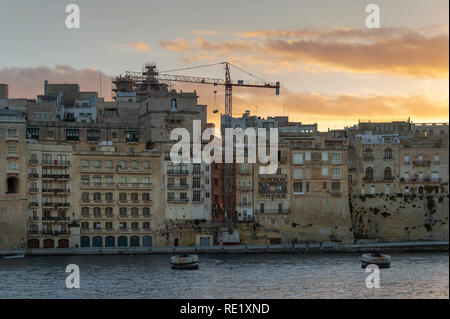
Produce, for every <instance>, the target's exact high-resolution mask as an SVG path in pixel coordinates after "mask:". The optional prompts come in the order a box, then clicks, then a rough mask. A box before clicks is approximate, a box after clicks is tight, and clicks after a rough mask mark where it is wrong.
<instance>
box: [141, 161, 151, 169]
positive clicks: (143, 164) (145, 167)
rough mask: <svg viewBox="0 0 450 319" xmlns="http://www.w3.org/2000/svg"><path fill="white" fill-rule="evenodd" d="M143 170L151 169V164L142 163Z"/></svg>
mask: <svg viewBox="0 0 450 319" xmlns="http://www.w3.org/2000/svg"><path fill="white" fill-rule="evenodd" d="M142 168H144V169H149V168H150V162H142Z"/></svg>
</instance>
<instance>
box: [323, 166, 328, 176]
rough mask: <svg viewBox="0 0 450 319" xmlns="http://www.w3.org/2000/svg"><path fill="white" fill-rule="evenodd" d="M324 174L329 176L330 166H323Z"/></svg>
mask: <svg viewBox="0 0 450 319" xmlns="http://www.w3.org/2000/svg"><path fill="white" fill-rule="evenodd" d="M322 176H328V166H322Z"/></svg>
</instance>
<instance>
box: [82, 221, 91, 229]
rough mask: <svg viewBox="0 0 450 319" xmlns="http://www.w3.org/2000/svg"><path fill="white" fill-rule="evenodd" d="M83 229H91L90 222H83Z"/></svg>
mask: <svg viewBox="0 0 450 319" xmlns="http://www.w3.org/2000/svg"><path fill="white" fill-rule="evenodd" d="M81 229H89V223H88V222H82V223H81Z"/></svg>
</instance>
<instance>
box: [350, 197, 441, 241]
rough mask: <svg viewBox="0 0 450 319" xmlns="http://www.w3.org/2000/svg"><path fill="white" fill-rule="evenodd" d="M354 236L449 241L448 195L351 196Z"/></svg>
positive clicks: (388, 239)
mask: <svg viewBox="0 0 450 319" xmlns="http://www.w3.org/2000/svg"><path fill="white" fill-rule="evenodd" d="M350 207H351V216H352V224H353V231H354V235H355V238H357V239H362V238H367V239H381V240H386V241H390V240H393V241H394V240H395V241H399V240H448V238H449V236H448V231H449V217H448V216H449V213H448V210H449V196H448V194H423V195H404V194H394V195H384V194H374V195H365V196H359V195H354V196H352V197H351V198H350Z"/></svg>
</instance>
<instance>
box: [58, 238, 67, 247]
mask: <svg viewBox="0 0 450 319" xmlns="http://www.w3.org/2000/svg"><path fill="white" fill-rule="evenodd" d="M58 248H69V240H68V239H64V238H62V239H60V240H58Z"/></svg>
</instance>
